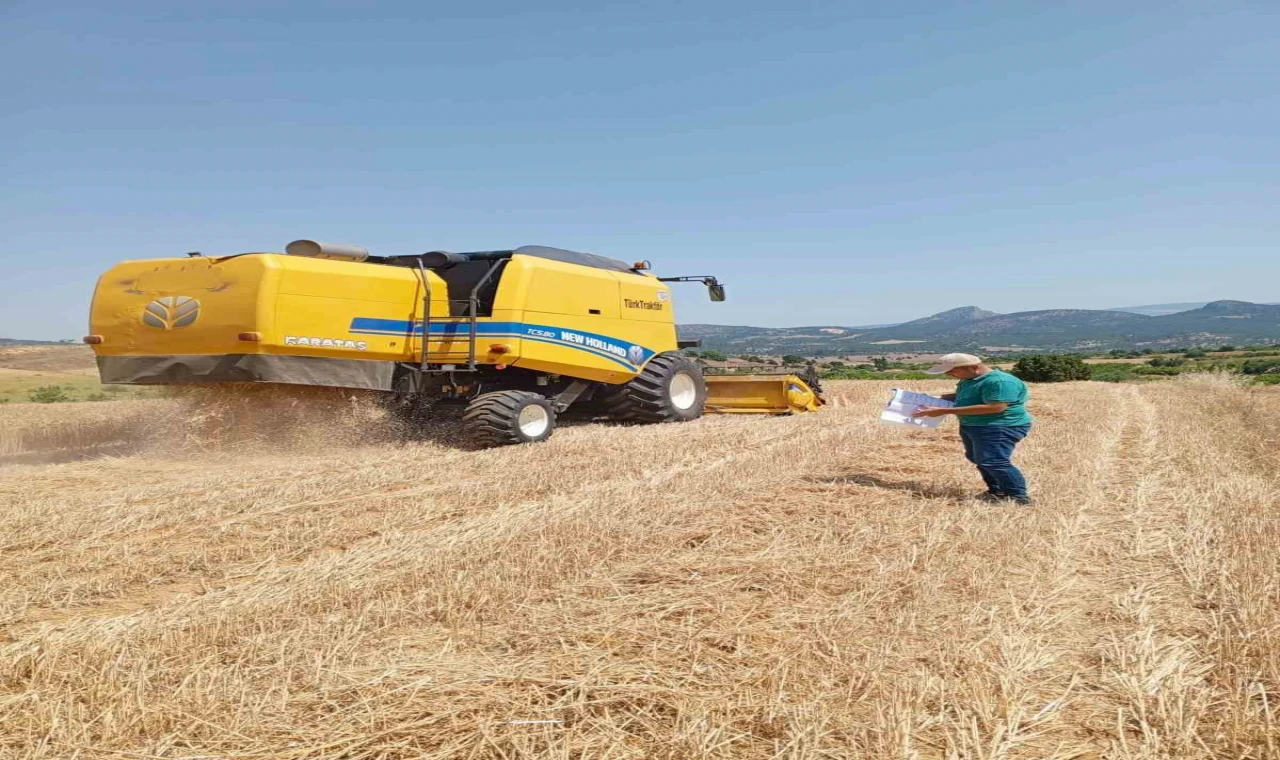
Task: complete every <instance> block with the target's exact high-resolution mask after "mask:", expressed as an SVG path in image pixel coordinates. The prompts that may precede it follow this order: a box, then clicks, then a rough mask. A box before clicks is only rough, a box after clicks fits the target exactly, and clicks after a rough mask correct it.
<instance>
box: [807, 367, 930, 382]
mask: <svg viewBox="0 0 1280 760" xmlns="http://www.w3.org/2000/svg"><path fill="white" fill-rule="evenodd" d="M819 376H820V377H821V378H822V379H823V380H937V379H938V376H937V375H926V374H925V373H923V372H875V371H872V370H865V369H855V368H853V367H842V368H840V369H833V370H828V371H826V372H822V373H820V375H819Z"/></svg>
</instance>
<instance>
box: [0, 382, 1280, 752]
mask: <svg viewBox="0 0 1280 760" xmlns="http://www.w3.org/2000/svg"><path fill="white" fill-rule="evenodd" d="M831 385H832V389H831V391H832V396H833V403H832V405H831V406H829V407H828V408H826V409H825V410H824V411H822V412H820V413H817V414H808V415H801V416H797V417H792V418H785V419H767V418H751V417H745V416H744V417H732V416H730V417H713V418H706V419H704V420H701V421H699V422H696V423H692V424H686V425H670V426H651V427H613V426H607V425H599V424H579V425H575V426H566V427H564V428H562V429H561V430H559V431H558V432H557V434H556V436H555V437H554V438H553V439H552V440H551V441H550V442H548V443H546V444H541V445H534V446H524V447H516V448H507V449H500V450H488V451H469V450H466V449H465V448H464V447H458V446H454V445H451V444H450V443H449V440H450V433H451V430H450V429H449V427H448V425H447V424H444V423H442V424H441V425H440V426H439V427H438V428H435V429H433V430H429V431H428V432H427V434H426V436H425V439H424V440H417V441H413V442H405V441H403V440H401V439H399V438H398V437H397V436H396V435H395V434H394V431H390V430H388V429H387V428H386V427H385V425H384V424H383V423H382V422H381V421H380V419H379V417H378V415H377V413H376V412H374V411H372V410H371V409H370V408H369V407H368V406H367V405H366V404H365V402H363V401H362V400H359V399H357V400H355V401H351V400H343V399H335V398H321V399H312V400H311V402H310V403H308V404H300V405H296V406H293V405H290V404H287V403H281V402H280V400H279V399H271V398H268V399H262V400H261V401H263V402H264V403H268V404H269V405H270V407H271V409H272V411H271V412H270V413H265V412H264V413H262V414H261V415H258V414H256V413H255V411H254V409H255V408H256V407H252V406H250V405H242V406H239V407H237V408H234V409H231V410H230V411H229V412H227V413H226V414H222V413H221V412H220V411H219V410H220V409H222V407H219V406H218V405H217V404H216V403H212V404H206V405H204V406H201V405H200V403H195V404H193V403H192V402H191V400H190V399H187V400H184V399H166V400H154V401H138V402H117V403H112V404H91V405H90V404H85V405H76V408H77V409H80V408H89V407H92V408H94V409H95V413H96V414H100V415H101V416H100V418H95V419H94V420H86V421H84V422H83V424H82V425H81V426H80V427H74V426H73V427H64V428H58V425H59V424H63V423H61V422H60V421H59V420H57V419H54V418H52V417H50V418H44V417H42V416H41V415H42V413H48V414H50V415H53V414H57V413H58V412H59V411H60V410H58V409H56V408H51V407H37V406H35V405H32V406H30V407H25V408H23V409H21V410H18V409H16V408H13V405H10V406H9V407H8V408H3V407H0V426H2V427H0V431H3V435H4V436H5V438H4V439H3V440H4V441H7V443H4V444H3V445H5V446H7V447H8V448H7V449H5V450H4V451H5V453H6V454H7V459H4V460H0V462H6V463H5V464H0V505H3V506H0V542H2V545H3V553H2V554H0V642H3V643H0V756H3V757H14V758H196V757H200V758H293V759H297V760H301V759H303V758H344V759H346V760H355V759H357V758H533V757H539V758H541V757H554V758H668V759H670V760H685V759H688V758H820V757H821V758H886V759H887V758H920V759H924V758H957V759H958V758H989V759H993V760H994V759H996V758H1010V759H1012V758H1037V759H1056V760H1066V759H1067V758H1135V759H1136V758H1157V757H1161V758H1163V757H1172V758H1224V759H1226V758H1232V759H1236V758H1259V759H1260V758H1274V757H1280V716H1278V715H1277V711H1278V710H1280V552H1277V551H1276V547H1277V546H1280V519H1278V518H1280V389H1274V388H1273V389H1246V388H1242V387H1239V386H1237V385H1235V384H1234V383H1233V382H1232V381H1231V380H1230V379H1229V378H1212V377H1211V378H1205V377H1190V378H1180V379H1178V380H1176V381H1170V382H1166V383H1159V384H1144V385H1119V384H1102V383H1072V384H1064V385H1057V386H1039V387H1037V388H1036V389H1035V392H1034V393H1035V395H1034V398H1033V407H1032V409H1033V412H1034V413H1035V414H1036V415H1037V417H1038V427H1037V430H1036V431H1035V432H1034V433H1033V435H1032V437H1031V438H1029V439H1028V441H1027V442H1026V443H1025V444H1024V446H1023V447H1021V451H1020V461H1021V463H1022V464H1023V465H1024V467H1025V468H1026V470H1027V471H1028V473H1029V475H1030V476H1031V477H1032V479H1033V488H1034V491H1035V496H1036V497H1037V498H1038V499H1039V502H1040V503H1039V506H1038V507H1036V508H1034V509H1030V510H1022V509H1011V508H993V507H988V506H984V505H982V504H980V503H978V502H976V501H973V500H971V499H969V498H968V495H970V494H973V493H976V491H977V490H978V488H979V486H980V481H979V480H978V478H977V475H976V473H974V472H972V471H971V469H970V467H969V465H968V464H967V463H966V462H964V460H963V458H962V457H961V456H960V453H959V448H960V447H959V442H958V439H957V437H956V435H955V432H954V427H951V426H950V425H951V424H953V423H949V427H948V428H946V429H944V430H943V431H940V432H938V433H930V432H925V431H905V430H900V429H897V428H893V427H889V426H886V425H882V424H881V423H878V422H876V421H875V415H876V412H877V407H878V405H879V404H880V403H882V402H883V400H884V398H885V397H886V391H887V388H888V387H889V386H890V383H880V382H839V383H832V384H831ZM919 385H920V386H922V387H925V388H932V389H933V390H935V391H936V390H941V389H943V388H944V387H945V384H942V383H921V384H919ZM255 403H257V402H255ZM55 406H57V405H55ZM232 406H234V405H232ZM98 409H101V410H102V411H101V412H98V411H97V410H98ZM290 414H293V415H295V416H296V417H297V420H296V421H295V422H294V424H292V425H290V424H282V422H281V420H283V419H284V418H285V417H287V416H288V415H290ZM51 423H52V424H51ZM58 431H61V432H58ZM243 431H248V432H247V433H246V434H243V435H242V434H239V433H240V432H243ZM277 434H278V435H279V437H273V436H275V435H277ZM112 443H115V444H118V445H121V446H122V447H123V448H122V450H121V451H120V452H118V453H116V454H115V455H114V456H110V457H105V458H97V459H89V460H83V461H74V462H64V463H61V464H32V463H30V462H31V460H30V459H21V460H20V459H16V458H15V457H28V458H30V457H38V456H40V455H41V454H42V453H49V452H51V451H54V452H56V451H64V452H65V451H85V450H86V449H92V448H93V447H101V446H106V445H110V444H112ZM42 447H44V448H42Z"/></svg>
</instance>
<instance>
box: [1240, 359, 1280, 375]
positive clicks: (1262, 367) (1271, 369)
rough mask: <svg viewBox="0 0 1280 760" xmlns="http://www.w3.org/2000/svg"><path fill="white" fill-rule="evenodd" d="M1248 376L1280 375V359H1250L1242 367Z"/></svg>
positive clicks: (1241, 369)
mask: <svg viewBox="0 0 1280 760" xmlns="http://www.w3.org/2000/svg"><path fill="white" fill-rule="evenodd" d="M1240 371H1241V372H1243V373H1244V374H1246V375H1280V359H1250V360H1248V361H1246V362H1243V363H1242V364H1241V365H1240Z"/></svg>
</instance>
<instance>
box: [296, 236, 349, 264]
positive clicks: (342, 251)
mask: <svg viewBox="0 0 1280 760" xmlns="http://www.w3.org/2000/svg"><path fill="white" fill-rule="evenodd" d="M284 252H285V253H287V254H289V255H290V256H305V257H307V258H311V259H332V260H334V261H364V260H366V259H368V258H369V249H368V248H361V247H360V246H358V245H343V244H342V243H318V242H316V241H315V240H295V241H293V242H292V243H290V244H288V245H286V246H285V247H284Z"/></svg>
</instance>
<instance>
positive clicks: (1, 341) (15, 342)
mask: <svg viewBox="0 0 1280 760" xmlns="http://www.w3.org/2000/svg"><path fill="white" fill-rule="evenodd" d="M59 345H66V341H59V340H22V339H21V338H0V346H59Z"/></svg>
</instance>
